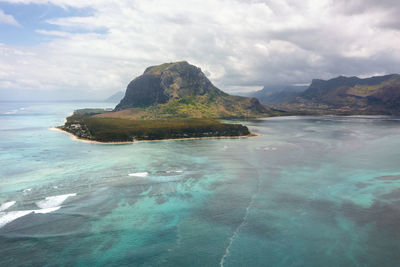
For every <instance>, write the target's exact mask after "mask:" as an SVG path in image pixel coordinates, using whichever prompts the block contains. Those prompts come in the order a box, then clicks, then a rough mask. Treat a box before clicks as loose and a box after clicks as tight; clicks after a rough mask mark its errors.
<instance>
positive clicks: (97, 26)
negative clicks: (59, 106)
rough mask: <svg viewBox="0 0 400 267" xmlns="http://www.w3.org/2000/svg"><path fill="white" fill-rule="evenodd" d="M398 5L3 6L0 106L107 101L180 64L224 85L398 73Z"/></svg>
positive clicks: (233, 0) (388, 0) (225, 1)
mask: <svg viewBox="0 0 400 267" xmlns="http://www.w3.org/2000/svg"><path fill="white" fill-rule="evenodd" d="M398 14H400V1H398V0H303V1H298V0H199V1H198V0H173V1H172V0H139V1H137V0H119V1H117V0H114V1H106V0H87V1H84V0H8V1H3V0H0V101H1V100H19V99H23V100H30V99H32V100H37V99H39V100H40V99H55V100H68V99H81V100H84V99H103V98H106V97H108V96H109V95H111V94H113V93H115V92H116V91H120V90H125V89H126V86H127V84H128V83H129V82H130V81H131V80H132V79H134V78H135V77H137V76H138V75H140V74H142V73H143V71H144V70H145V68H146V67H148V66H152V65H158V64H161V63H165V62H174V61H182V60H186V61H188V62H189V63H191V64H194V65H196V66H198V67H200V68H201V69H202V70H203V72H204V73H205V74H206V75H207V77H208V78H209V79H210V80H211V81H212V82H213V83H214V84H215V85H216V86H217V87H219V88H220V89H222V90H224V91H226V92H229V93H237V92H246V91H253V90H258V89H261V88H262V87H263V86H264V85H266V86H274V85H282V84H287V85H292V84H309V83H310V82H311V80H312V79H316V78H318V79H329V78H333V77H336V76H338V75H345V76H359V77H369V76H374V75H383V74H391V73H399V72H400V16H398Z"/></svg>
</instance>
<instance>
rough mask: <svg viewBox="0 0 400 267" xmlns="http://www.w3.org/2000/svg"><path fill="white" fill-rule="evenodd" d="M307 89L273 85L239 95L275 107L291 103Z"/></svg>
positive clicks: (299, 86) (305, 86) (302, 86)
mask: <svg viewBox="0 0 400 267" xmlns="http://www.w3.org/2000/svg"><path fill="white" fill-rule="evenodd" d="M307 88H308V86H307V85H273V86H264V88H263V89H261V90H259V91H255V92H250V93H243V94H240V95H243V96H248V97H255V98H257V99H258V100H260V102H261V103H262V104H265V105H275V104H281V103H287V102H290V101H292V100H293V99H295V98H296V97H297V96H299V95H300V93H302V92H304V91H305V90H306V89H307Z"/></svg>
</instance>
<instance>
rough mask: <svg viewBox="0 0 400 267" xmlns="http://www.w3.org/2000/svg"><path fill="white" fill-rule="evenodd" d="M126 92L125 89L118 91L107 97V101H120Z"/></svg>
mask: <svg viewBox="0 0 400 267" xmlns="http://www.w3.org/2000/svg"><path fill="white" fill-rule="evenodd" d="M124 95H125V93H124V92H123V91H118V92H116V93H115V94H113V95H111V96H110V97H108V98H107V99H105V100H104V101H105V102H118V103H119V102H120V101H121V99H122V98H123V97H124Z"/></svg>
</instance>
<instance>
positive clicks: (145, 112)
mask: <svg viewBox="0 0 400 267" xmlns="http://www.w3.org/2000/svg"><path fill="white" fill-rule="evenodd" d="M280 114H281V111H279V110H275V109H271V108H268V107H266V106H264V105H262V104H260V102H259V101H258V100H257V99H256V98H249V97H241V96H233V95H229V94H227V93H225V92H223V91H222V90H220V89H218V88H217V87H215V86H214V85H213V84H212V83H211V82H210V80H209V79H208V78H207V77H206V76H205V75H204V73H203V72H202V71H201V69H200V68H198V67H196V66H194V65H191V64H189V63H188V62H186V61H182V62H173V63H165V64H162V65H158V66H152V67H148V68H147V69H146V70H145V71H144V73H143V75H140V76H139V77H137V78H135V79H134V80H132V81H131V82H130V83H129V85H128V86H127V89H126V92H125V95H124V97H123V98H122V100H121V101H120V103H119V104H118V105H117V106H116V107H115V108H114V109H113V110H110V111H109V110H102V109H81V110H76V111H75V112H74V113H73V115H71V116H70V117H68V118H66V121H65V124H64V125H63V126H59V127H57V128H58V129H59V130H62V131H65V132H68V133H70V134H72V135H74V136H75V137H76V138H79V139H82V140H90V141H97V142H104V143H108V142H134V141H143V140H165V139H187V138H211V137H244V136H252V135H254V134H252V133H250V131H249V129H248V128H247V127H246V126H244V125H241V124H238V123H232V122H229V123H227V122H226V120H232V119H248V118H260V117H269V116H276V115H280ZM221 120H224V122H222V121H221Z"/></svg>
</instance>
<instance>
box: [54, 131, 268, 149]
mask: <svg viewBox="0 0 400 267" xmlns="http://www.w3.org/2000/svg"><path fill="white" fill-rule="evenodd" d="M49 130H51V131H57V132H61V133H64V134H67V135H69V136H70V137H71V138H72V139H73V140H76V141H81V142H85V143H92V144H98V145H126V144H135V143H144V142H162V141H186V140H201V139H238V138H249V137H258V136H262V135H261V134H256V133H250V134H249V135H242V136H210V137H188V138H169V139H159V140H138V141H126V142H99V141H93V140H87V139H82V138H78V137H77V136H75V135H73V134H72V133H69V132H67V131H64V130H61V129H59V128H56V127H53V128H49Z"/></svg>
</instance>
